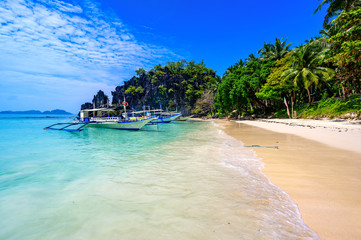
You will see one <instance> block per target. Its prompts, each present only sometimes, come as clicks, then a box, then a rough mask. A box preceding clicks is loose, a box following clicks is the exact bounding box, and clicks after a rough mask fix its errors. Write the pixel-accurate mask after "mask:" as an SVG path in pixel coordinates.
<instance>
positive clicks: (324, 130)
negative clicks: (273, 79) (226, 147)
mask: <svg viewBox="0 0 361 240" xmlns="http://www.w3.org/2000/svg"><path fill="white" fill-rule="evenodd" d="M218 124H220V125H222V127H223V128H224V131H225V132H226V133H227V134H229V135H231V136H233V137H235V138H237V139H239V140H241V141H242V142H243V143H244V144H245V146H251V145H260V146H278V149H276V148H264V147H252V149H253V150H255V151H256V153H257V155H258V156H259V157H261V158H262V161H263V162H264V163H265V168H264V169H263V172H264V173H265V174H266V175H267V176H268V177H269V178H270V180H271V181H272V183H274V184H276V185H277V186H279V187H281V188H282V189H284V190H285V191H286V192H287V193H288V194H289V195H290V196H291V198H292V199H293V200H294V201H295V202H296V203H297V204H298V206H299V209H300V212H301V214H302V217H303V220H304V222H305V223H306V224H307V225H308V226H310V227H311V228H312V229H313V230H315V231H316V232H317V233H318V234H319V236H320V237H321V238H322V239H361V125H360V124H359V123H348V122H331V121H315V120H313V121H312V120H274V119H272V120H262V121H239V122H238V121H237V122H226V121H218ZM267 129H268V130H267ZM270 130H272V131H270Z"/></svg>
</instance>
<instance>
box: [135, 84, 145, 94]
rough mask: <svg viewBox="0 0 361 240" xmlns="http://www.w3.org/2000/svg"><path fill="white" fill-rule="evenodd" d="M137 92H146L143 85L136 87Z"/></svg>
mask: <svg viewBox="0 0 361 240" xmlns="http://www.w3.org/2000/svg"><path fill="white" fill-rule="evenodd" d="M135 92H136V93H139V94H142V93H143V92H144V88H143V87H142V86H139V87H137V88H136V89H135Z"/></svg>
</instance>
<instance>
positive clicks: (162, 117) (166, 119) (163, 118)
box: [151, 109, 182, 123]
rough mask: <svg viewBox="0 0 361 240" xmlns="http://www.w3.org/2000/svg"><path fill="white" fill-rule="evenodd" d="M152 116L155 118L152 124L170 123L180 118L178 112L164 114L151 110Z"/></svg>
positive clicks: (163, 112) (160, 110) (161, 111)
mask: <svg viewBox="0 0 361 240" xmlns="http://www.w3.org/2000/svg"><path fill="white" fill-rule="evenodd" d="M151 111H153V113H152V114H153V115H155V116H157V118H156V119H154V120H153V121H152V123H170V122H173V121H175V120H176V119H178V118H179V117H180V116H182V113H179V112H165V111H163V110H162V109H158V110H151Z"/></svg>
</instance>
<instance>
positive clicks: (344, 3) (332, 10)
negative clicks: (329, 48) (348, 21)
mask: <svg viewBox="0 0 361 240" xmlns="http://www.w3.org/2000/svg"><path fill="white" fill-rule="evenodd" d="M323 5H328V8H327V14H326V16H325V21H324V22H323V26H324V27H326V26H327V25H328V24H329V23H328V22H329V21H330V19H331V18H332V17H334V16H337V15H338V14H339V13H340V12H341V11H346V12H348V11H349V10H350V9H351V8H353V7H360V6H361V1H360V0H322V2H321V4H320V5H319V6H318V7H317V8H316V10H315V12H314V14H315V13H317V12H318V11H320V10H321V8H322V6H323Z"/></svg>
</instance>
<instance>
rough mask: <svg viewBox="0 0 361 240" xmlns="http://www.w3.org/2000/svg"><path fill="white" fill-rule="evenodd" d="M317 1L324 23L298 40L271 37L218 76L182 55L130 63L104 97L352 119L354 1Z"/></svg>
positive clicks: (192, 108) (358, 6)
mask: <svg viewBox="0 0 361 240" xmlns="http://www.w3.org/2000/svg"><path fill="white" fill-rule="evenodd" d="M325 5H326V6H328V8H327V14H326V16H325V21H324V29H322V30H321V31H320V35H319V36H316V37H314V38H311V39H307V40H305V43H304V44H302V45H300V46H297V47H294V48H293V49H292V48H291V42H289V41H288V39H283V38H276V39H275V41H274V42H270V43H264V44H263V46H260V49H259V51H257V52H256V53H253V54H250V55H249V56H248V58H247V59H240V60H239V61H237V62H236V63H235V64H234V65H231V66H229V67H228V68H227V70H226V71H225V72H224V74H223V76H222V77H220V76H218V75H217V74H216V71H214V70H212V69H210V68H207V67H206V65H205V64H204V63H203V62H200V63H195V62H194V61H190V62H186V61H184V60H183V61H177V62H170V63H168V64H166V65H165V66H161V65H156V66H154V67H153V68H152V69H151V70H149V71H146V70H144V69H138V70H137V71H136V76H134V77H133V78H131V79H130V80H129V81H125V82H124V84H123V85H122V86H118V87H117V88H116V89H115V91H113V92H112V95H113V101H112V104H113V105H121V103H122V101H123V100H124V98H126V100H127V101H128V102H129V105H130V107H133V108H138V109H139V108H142V107H144V106H150V107H151V108H158V107H162V108H168V109H170V110H179V111H182V112H183V113H185V114H191V113H192V114H196V115H198V116H218V117H222V116H233V117H240V116H275V117H334V116H352V117H358V118H360V107H361V101H360V93H361V0H322V2H321V3H320V5H319V7H318V8H317V9H316V10H315V12H318V11H319V10H320V9H321V7H324V6H325ZM98 102H99V101H98ZM90 105H93V106H94V101H93V104H89V106H90ZM95 105H96V104H95ZM286 105H287V108H289V109H288V110H287V109H286Z"/></svg>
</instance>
